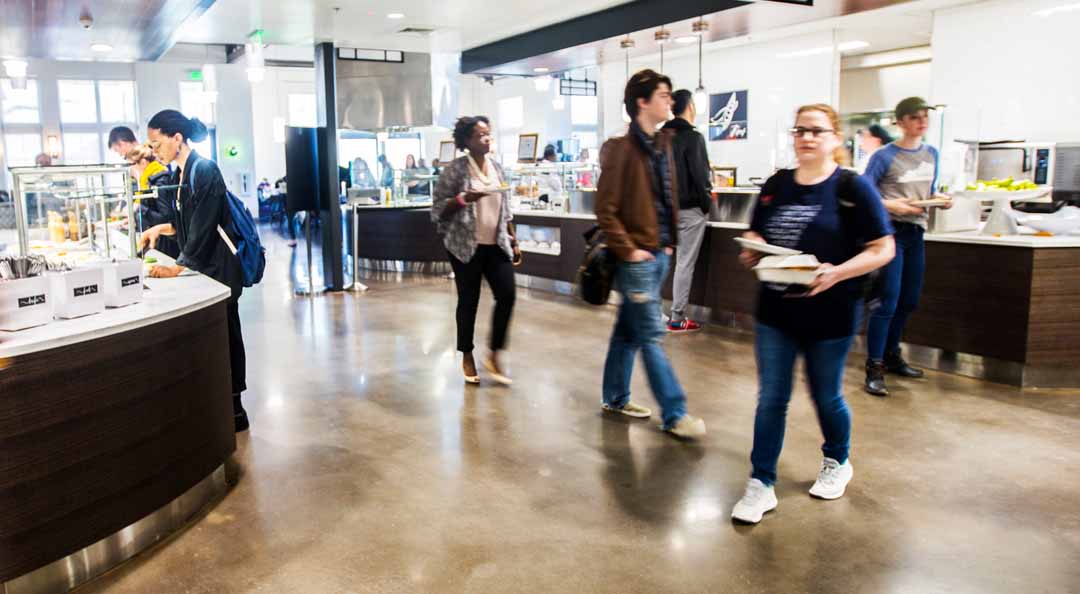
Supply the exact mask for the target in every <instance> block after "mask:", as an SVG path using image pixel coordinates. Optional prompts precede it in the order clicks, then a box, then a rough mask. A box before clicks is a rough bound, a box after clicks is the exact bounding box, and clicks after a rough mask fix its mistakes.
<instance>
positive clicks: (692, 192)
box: [664, 118, 712, 214]
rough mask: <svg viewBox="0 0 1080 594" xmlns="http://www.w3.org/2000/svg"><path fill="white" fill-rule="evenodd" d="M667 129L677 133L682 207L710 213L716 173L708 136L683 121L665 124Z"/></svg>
mask: <svg viewBox="0 0 1080 594" xmlns="http://www.w3.org/2000/svg"><path fill="white" fill-rule="evenodd" d="M664 129H666V130H673V131H674V132H675V137H674V138H673V139H672V143H671V150H672V153H673V156H674V158H675V175H676V176H677V177H678V180H679V208H680V209H684V210H685V209H687V208H700V209H701V211H702V212H704V213H705V214H709V210H710V209H711V208H712V170H711V169H710V167H709V153H708V150H707V149H706V148H705V137H704V136H702V135H701V134H700V133H699V132H698V131H697V130H696V129H695V128H694V126H693V125H692V124H690V122H687V121H686V120H684V119H682V118H675V119H673V120H671V121H670V122H668V123H667V124H664Z"/></svg>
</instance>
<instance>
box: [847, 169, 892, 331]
mask: <svg viewBox="0 0 1080 594" xmlns="http://www.w3.org/2000/svg"><path fill="white" fill-rule="evenodd" d="M858 175H859V174H858V173H855V172H854V171H851V170H850V169H842V170H841V171H840V183H839V185H838V187H837V194H838V196H837V198H839V202H840V204H839V209H838V210H839V217H840V224H841V225H843V226H844V228H845V229H847V232H848V233H851V234H853V235H857V234H856V233H855V231H854V230H855V221H854V220H853V219H854V217H855V201H854V200H851V199H849V196H851V195H852V194H853V193H854V192H853V191H852V187H851V184H853V183H855V178H856V177H857V176H858ZM865 245H866V242H865V241H863V240H862V239H857V240H856V242H855V247H856V249H857V250H858V251H862V249H863V247H865ZM881 284H882V281H881V269H880V268H879V269H877V270H872V271H870V272H868V273H867V274H866V275H865V276H863V277H862V278H860V279H859V285H860V297H861V298H862V300H863V302H864V303H865V304H866V310H867V312H873V311H874V310H876V309H877V308H879V307H881V294H882V286H881Z"/></svg>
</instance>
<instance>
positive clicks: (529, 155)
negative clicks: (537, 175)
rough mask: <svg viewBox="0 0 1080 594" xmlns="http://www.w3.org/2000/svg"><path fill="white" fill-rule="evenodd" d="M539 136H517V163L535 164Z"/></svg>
mask: <svg viewBox="0 0 1080 594" xmlns="http://www.w3.org/2000/svg"><path fill="white" fill-rule="evenodd" d="M539 145H540V135H539V134H518V163H535V162H536V148H537V147H538V146H539Z"/></svg>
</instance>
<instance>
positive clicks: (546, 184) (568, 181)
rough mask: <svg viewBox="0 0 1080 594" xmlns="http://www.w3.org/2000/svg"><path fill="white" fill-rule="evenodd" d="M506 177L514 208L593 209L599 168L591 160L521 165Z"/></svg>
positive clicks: (509, 170)
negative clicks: (588, 161)
mask: <svg viewBox="0 0 1080 594" xmlns="http://www.w3.org/2000/svg"><path fill="white" fill-rule="evenodd" d="M506 176H507V183H509V184H510V192H511V193H510V199H511V203H512V205H513V208H515V209H520V210H549V211H555V212H592V193H594V192H595V191H596V182H597V180H598V179H599V178H600V168H599V166H597V165H595V164H592V163H546V162H542V163H539V164H536V165H531V164H518V165H515V166H514V167H513V168H510V169H507V170H506Z"/></svg>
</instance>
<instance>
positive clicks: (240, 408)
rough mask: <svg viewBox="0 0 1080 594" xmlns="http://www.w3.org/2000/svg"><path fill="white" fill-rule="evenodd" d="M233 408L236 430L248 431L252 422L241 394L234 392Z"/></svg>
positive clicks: (239, 431) (238, 431)
mask: <svg viewBox="0 0 1080 594" xmlns="http://www.w3.org/2000/svg"><path fill="white" fill-rule="evenodd" d="M232 409H233V425H234V426H235V427H236V432H237V433H241V432H243V431H247V430H248V427H250V426H251V424H250V423H249V422H248V416H247V411H246V410H244V405H243V404H242V403H241V402H240V395H239V394H233V397H232Z"/></svg>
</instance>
